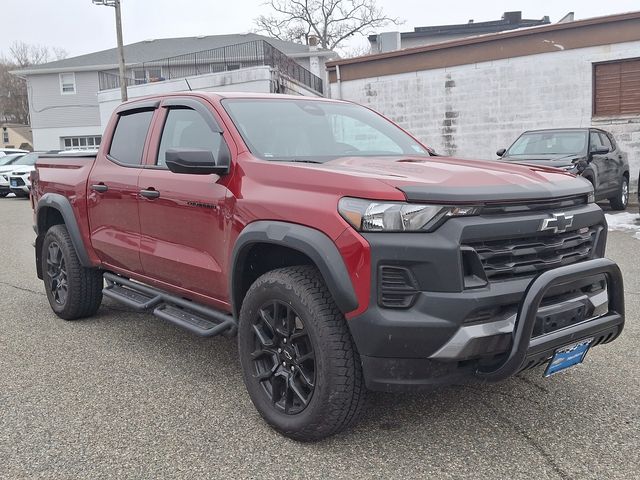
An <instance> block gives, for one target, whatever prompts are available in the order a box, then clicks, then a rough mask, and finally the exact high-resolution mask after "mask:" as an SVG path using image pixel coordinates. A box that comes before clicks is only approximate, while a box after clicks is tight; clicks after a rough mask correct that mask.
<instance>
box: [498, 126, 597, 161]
mask: <svg viewBox="0 0 640 480" xmlns="http://www.w3.org/2000/svg"><path fill="white" fill-rule="evenodd" d="M587 137H588V132H587V131H574V132H529V133H523V134H522V135H521V136H520V138H518V139H517V140H516V141H515V142H514V144H513V145H511V146H510V147H509V150H507V153H506V155H505V156H509V157H511V156H518V155H573V154H578V153H582V152H586V150H587Z"/></svg>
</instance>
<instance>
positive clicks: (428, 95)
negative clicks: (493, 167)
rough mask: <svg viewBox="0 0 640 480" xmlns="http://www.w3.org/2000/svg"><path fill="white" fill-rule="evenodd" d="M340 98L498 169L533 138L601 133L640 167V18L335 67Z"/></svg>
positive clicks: (335, 92) (332, 76) (455, 43)
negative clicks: (555, 131)
mask: <svg viewBox="0 0 640 480" xmlns="http://www.w3.org/2000/svg"><path fill="white" fill-rule="evenodd" d="M327 68H328V70H329V81H330V92H331V97H333V98H342V99H347V100H352V101H355V102H358V103H362V104H364V105H368V106H371V107H372V108H374V109H376V110H378V111H380V112H382V113H383V114H386V115H387V116H389V117H390V118H391V119H393V120H395V121H396V122H397V123H399V124H400V125H401V126H402V127H405V128H406V129H408V130H409V131H410V132H411V133H413V134H415V135H416V136H417V137H418V138H420V139H421V140H422V141H424V142H425V143H426V144H428V145H430V146H432V147H433V148H435V149H436V150H437V151H440V152H442V153H446V154H449V155H456V156H460V157H469V158H481V159H495V158H497V157H496V154H495V152H496V150H497V149H499V148H502V147H508V146H509V145H510V144H511V143H512V142H513V141H514V140H515V139H516V138H517V137H518V135H519V134H520V133H522V132H523V131H524V130H530V129H537V128H561V127H587V126H597V127H600V128H603V129H605V130H608V131H610V132H611V133H612V134H613V135H614V137H615V138H616V140H617V141H618V143H619V145H620V146H621V148H622V149H623V150H625V151H626V152H627V153H628V155H629V160H630V163H631V169H632V170H631V181H632V182H635V181H637V179H638V168H639V167H640V12H633V13H626V14H619V15H610V16H606V17H599V18H591V19H585V20H578V21H565V22H563V23H556V24H550V25H542V26H536V27H532V28H523V29H518V30H513V31H507V32H502V33H495V34H487V35H479V36H474V37H468V38H462V39H457V40H452V41H446V42H442V43H436V44H432V45H425V46H420V47H415V48H407V49H403V50H397V51H391V52H387V53H381V54H376V55H368V56H364V57H356V58H352V59H344V60H337V61H331V62H328V63H327Z"/></svg>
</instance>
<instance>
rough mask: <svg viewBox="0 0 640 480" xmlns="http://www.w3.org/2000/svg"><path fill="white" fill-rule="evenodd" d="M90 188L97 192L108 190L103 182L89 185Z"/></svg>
mask: <svg viewBox="0 0 640 480" xmlns="http://www.w3.org/2000/svg"><path fill="white" fill-rule="evenodd" d="M91 190H93V191H94V192H98V193H104V192H106V191H107V190H109V187H108V186H107V185H105V184H104V183H97V184H95V185H91Z"/></svg>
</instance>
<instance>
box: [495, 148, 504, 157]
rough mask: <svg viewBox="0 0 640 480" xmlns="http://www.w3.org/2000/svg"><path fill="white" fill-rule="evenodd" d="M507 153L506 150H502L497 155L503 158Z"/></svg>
mask: <svg viewBox="0 0 640 480" xmlns="http://www.w3.org/2000/svg"><path fill="white" fill-rule="evenodd" d="M506 152H507V149H506V148H501V149H500V150H498V151H497V152H496V155H498V156H499V157H501V156H503V155H504V154H505V153H506Z"/></svg>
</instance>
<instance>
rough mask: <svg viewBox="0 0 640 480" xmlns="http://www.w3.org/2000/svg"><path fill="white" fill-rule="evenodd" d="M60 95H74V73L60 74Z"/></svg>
mask: <svg viewBox="0 0 640 480" xmlns="http://www.w3.org/2000/svg"><path fill="white" fill-rule="evenodd" d="M60 93H62V95H72V94H74V93H76V74H75V73H61V74H60Z"/></svg>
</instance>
